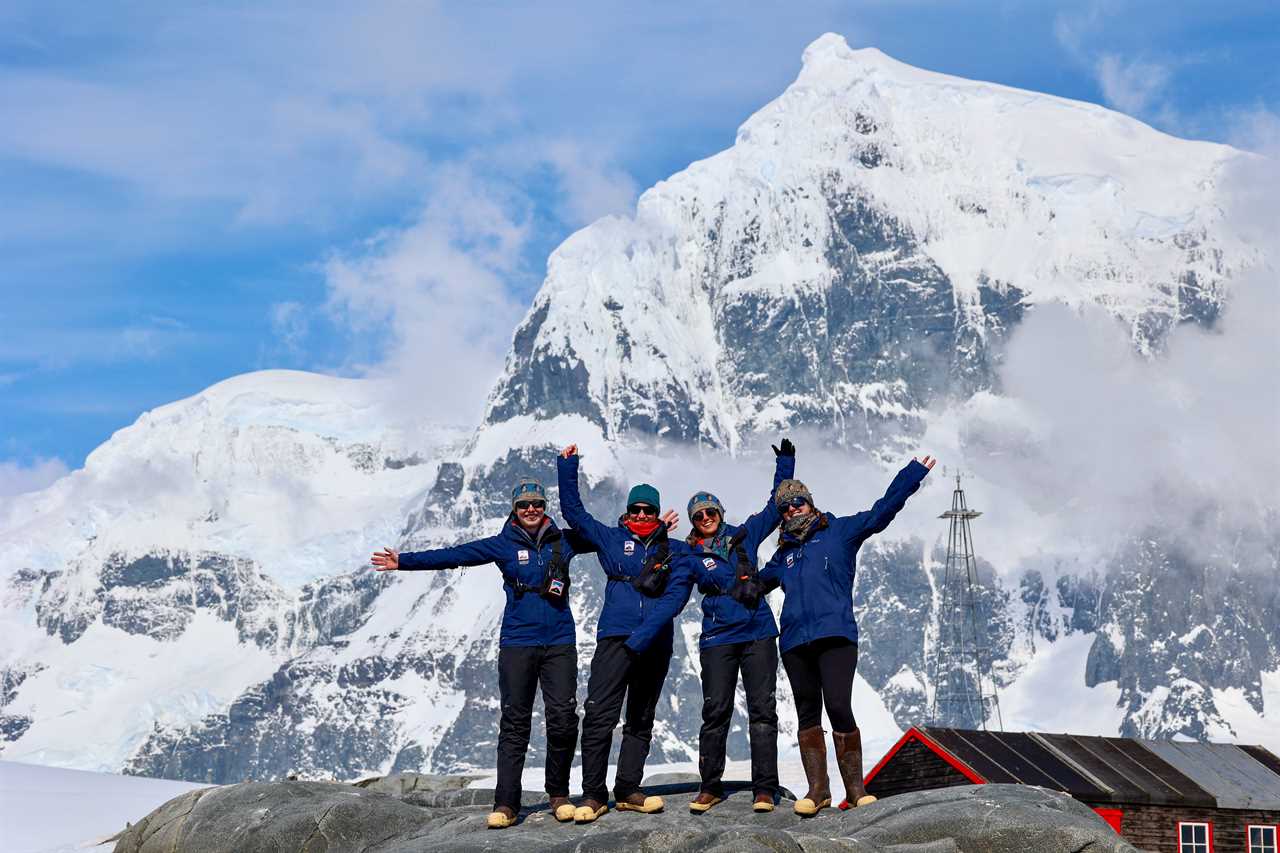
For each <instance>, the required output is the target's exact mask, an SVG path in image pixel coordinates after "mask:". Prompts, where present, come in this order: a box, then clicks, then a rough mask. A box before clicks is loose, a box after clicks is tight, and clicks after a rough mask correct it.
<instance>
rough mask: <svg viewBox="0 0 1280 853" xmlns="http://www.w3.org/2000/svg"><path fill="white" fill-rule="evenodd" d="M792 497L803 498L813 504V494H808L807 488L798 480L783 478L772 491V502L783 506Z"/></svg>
mask: <svg viewBox="0 0 1280 853" xmlns="http://www.w3.org/2000/svg"><path fill="white" fill-rule="evenodd" d="M792 498H804V499H805V500H806V501H808V502H809V505H810V506H813V495H811V494H809V489H808V487H807V486H805V484H804V483H802V482H800V481H799V480H783V481H782V482H781V483H779V484H778V490H777V491H776V492H774V493H773V503H774V505H775V506H778V507H783V506H786V505H787V504H789V503H790V502H791V499H792Z"/></svg>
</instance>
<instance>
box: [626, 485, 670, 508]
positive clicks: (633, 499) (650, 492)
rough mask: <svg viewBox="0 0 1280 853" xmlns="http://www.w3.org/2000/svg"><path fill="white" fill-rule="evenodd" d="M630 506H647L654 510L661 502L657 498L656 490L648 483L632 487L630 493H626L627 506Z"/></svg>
mask: <svg viewBox="0 0 1280 853" xmlns="http://www.w3.org/2000/svg"><path fill="white" fill-rule="evenodd" d="M632 504H648V505H649V506H651V507H653V508H654V509H659V508H660V507H661V506H662V501H661V499H659V498H658V490H657V489H655V488H654V487H653V486H650V485H649V484H648V483H641V484H640V485H638V486H632V487H631V491H630V492H628V493H627V506H631V505H632Z"/></svg>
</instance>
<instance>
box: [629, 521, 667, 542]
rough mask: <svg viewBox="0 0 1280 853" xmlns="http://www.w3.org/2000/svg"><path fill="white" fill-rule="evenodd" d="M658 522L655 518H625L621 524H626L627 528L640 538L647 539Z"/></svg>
mask: <svg viewBox="0 0 1280 853" xmlns="http://www.w3.org/2000/svg"><path fill="white" fill-rule="evenodd" d="M660 523H661V522H659V521H658V520H657V519H654V520H653V521H632V520H631V519H627V520H626V521H624V522H623V524H625V525H626V526H627V529H628V530H630V531H631V532H632V533H634V534H635V535H637V536H639V537H640V538H641V539H648V538H649V536H650V534H652V533H653V531H655V530H657V529H658V525H659V524H660Z"/></svg>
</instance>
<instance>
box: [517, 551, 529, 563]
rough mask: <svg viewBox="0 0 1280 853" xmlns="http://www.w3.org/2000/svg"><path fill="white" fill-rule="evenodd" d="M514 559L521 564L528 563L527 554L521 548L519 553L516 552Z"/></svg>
mask: <svg viewBox="0 0 1280 853" xmlns="http://www.w3.org/2000/svg"><path fill="white" fill-rule="evenodd" d="M516 559H517V560H519V561H520V562H522V563H527V562H529V552H528V551H527V550H525V549H524V548H521V549H520V550H519V551H516Z"/></svg>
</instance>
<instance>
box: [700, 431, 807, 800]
mask: <svg viewBox="0 0 1280 853" xmlns="http://www.w3.org/2000/svg"><path fill="white" fill-rule="evenodd" d="M774 453H775V455H776V461H775V464H774V473H773V486H772V487H771V488H770V489H769V498H768V500H766V501H765V505H764V509H762V510H760V511H759V512H757V513H756V514H755V515H753V516H751V517H750V518H748V519H747V520H746V521H745V522H744V523H743V524H742V525H740V526H739V525H733V524H728V523H726V522H725V520H724V506H723V505H722V504H721V503H720V499H719V498H717V497H716V496H715V495H713V494H711V493H710V492H698V493H697V494H695V495H694V496H693V497H692V498H690V499H689V507H688V510H689V521H690V522H692V523H693V531H692V532H691V533H690V534H689V535H688V537H686V539H685V542H686V543H687V544H688V545H689V546H690V547H691V548H692V549H693V556H692V558H685V561H686V562H689V563H691V564H692V566H693V567H694V568H693V571H694V580H695V582H696V583H697V586H698V590H699V591H700V592H701V593H702V636H701V638H699V640H698V657H699V658H700V661H701V664H702V731H701V732H700V733H699V735H698V772H699V773H700V774H701V776H702V786H701V788H700V790H699V791H698V796H697V797H695V798H694V800H693V801H692V802H691V803H689V809H690V810H691V811H693V812H697V813H700V812H705V811H707V810H708V809H710V808H711V807H712V806H714V805H715V804H716V803H718V802H720V801H721V800H722V799H724V788H723V786H722V785H721V782H720V780H721V776H722V775H723V773H724V762H725V741H726V740H727V738H728V735H729V724H730V722H731V721H732V719H733V704H734V694H735V692H736V691H737V689H738V676H739V673H741V676H742V686H743V689H744V690H745V691H746V694H747V732H748V734H749V736H750V741H751V788H752V792H753V793H754V802H753V803H752V808H753V810H755V811H758V812H768V811H773V801H774V797H775V796H776V793H777V789H778V709H777V704H776V702H775V699H774V696H775V693H776V690H777V680H778V644H777V639H776V638H777V636H778V626H777V624H776V623H775V622H774V621H773V611H772V610H770V609H769V603H768V602H767V601H766V600H765V597H764V594H763V593H764V589H763V588H762V585H761V583H760V581H759V580H758V578H757V577H756V575H757V567H756V552H757V551H758V550H759V548H760V543H762V542H763V541H764V540H765V539H766V538H767V537H768V536H769V535H770V534H771V533H773V531H774V530H776V529H777V528H778V525H779V524H780V523H781V521H782V515H781V513H779V512H778V508H777V505H776V504H775V503H774V500H773V494H774V491H775V490H776V489H777V488H778V486H779V484H781V483H782V481H784V480H787V479H790V478H791V477H792V476H794V474H795V468H796V449H795V446H794V445H793V444H792V443H791V441H790V440H789V439H785V438H784V439H783V440H782V447H781V448H778V447H775V448H774Z"/></svg>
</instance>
